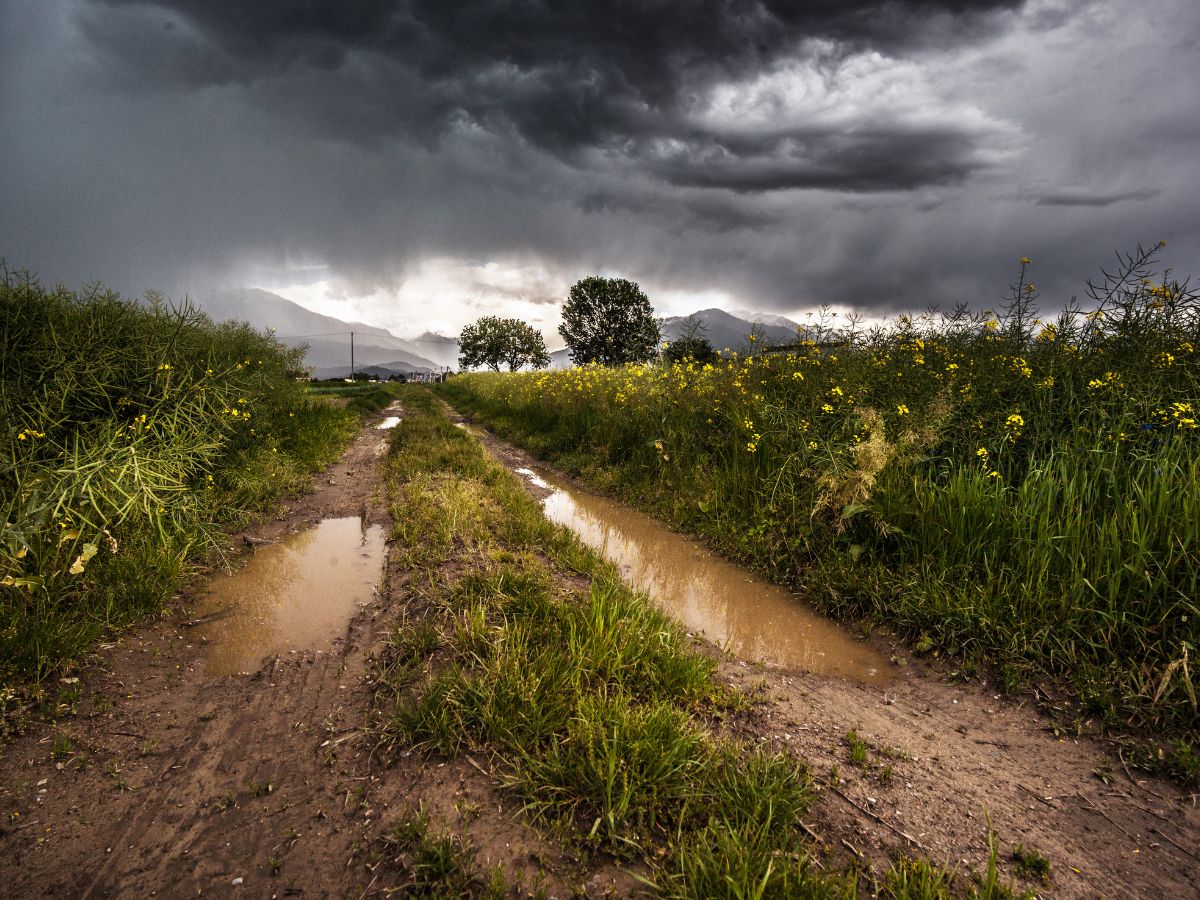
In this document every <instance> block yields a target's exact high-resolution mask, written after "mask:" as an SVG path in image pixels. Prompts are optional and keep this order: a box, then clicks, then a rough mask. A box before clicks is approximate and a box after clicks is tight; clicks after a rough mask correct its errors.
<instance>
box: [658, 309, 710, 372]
mask: <svg viewBox="0 0 1200 900" xmlns="http://www.w3.org/2000/svg"><path fill="white" fill-rule="evenodd" d="M707 331H708V328H707V327H706V326H705V324H704V323H703V322H702V321H700V320H699V319H697V318H696V317H695V316H688V317H687V318H686V319H684V320H683V327H682V329H681V331H680V332H679V337H678V338H676V339H675V340H673V341H671V345H670V346H669V347H667V349H666V350H665V351H663V356H665V357H666V359H667V361H668V362H680V361H681V360H685V359H691V360H695V361H696V362H698V363H713V362H716V361H717V351H716V350H714V349H713V345H712V344H710V343H709V341H708V338H707V337H706V336H705V333H706V332H707Z"/></svg>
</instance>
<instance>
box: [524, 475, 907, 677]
mask: <svg viewBox="0 0 1200 900" xmlns="http://www.w3.org/2000/svg"><path fill="white" fill-rule="evenodd" d="M517 472H518V473H519V474H521V475H523V476H525V477H526V478H529V479H530V480H534V479H536V482H535V483H540V484H541V485H543V486H545V487H549V488H550V489H551V490H552V493H551V494H550V496H548V497H547V498H546V499H545V500H544V501H543V507H544V508H545V511H546V516H547V518H549V519H550V520H551V521H554V522H557V523H558V524H560V525H565V526H567V527H568V528H570V529H571V530H572V531H574V532H575V533H576V534H578V535H579V537H580V538H581V539H582V540H583V542H584V543H585V544H587V545H588V546H589V547H591V548H593V549H594V550H597V551H598V552H599V553H601V554H602V555H603V556H604V557H605V558H607V559H608V560H610V561H611V562H613V563H615V564H616V565H617V566H619V567H620V569H621V573H622V575H623V577H624V578H625V580H626V581H627V582H628V583H629V584H631V585H633V586H634V587H636V588H637V589H638V590H641V591H644V592H646V593H647V594H648V595H649V596H650V597H651V598H652V599H653V600H654V601H655V602H657V603H658V604H659V605H660V606H661V607H662V608H664V609H665V610H667V611H668V612H669V613H671V615H672V616H674V617H675V618H676V619H678V620H679V621H681V622H682V623H683V624H684V625H685V626H686V627H687V628H688V629H690V630H692V631H702V632H704V634H705V636H706V637H707V638H708V639H709V640H712V641H715V642H717V643H719V644H721V645H722V646H724V647H727V648H728V649H729V650H731V651H732V652H733V653H735V654H736V655H738V656H740V657H742V658H744V659H752V660H760V661H762V662H764V663H769V664H771V665H776V666H783V667H788V668H798V669H805V670H808V671H811V672H821V673H825V674H830V675H838V676H841V677H844V678H851V679H854V680H857V681H865V682H870V683H879V684H882V683H885V682H886V681H888V680H889V677H890V676H889V675H888V664H887V662H886V660H885V659H884V658H883V657H882V656H881V655H880V654H878V653H876V652H875V651H874V650H872V649H871V648H870V647H869V646H867V645H866V644H865V643H863V642H862V641H859V640H856V639H855V638H853V637H851V636H850V634H848V633H847V632H846V631H844V630H843V629H841V628H840V627H839V626H837V625H835V624H834V623H833V622H831V621H829V620H828V619H825V618H823V617H821V616H819V615H817V614H815V613H814V612H812V611H811V610H809V609H808V608H807V607H805V606H804V605H803V603H802V601H801V600H799V599H798V598H797V597H795V596H794V595H792V594H790V593H788V592H787V591H785V590H784V589H783V588H781V587H778V586H777V585H774V584H771V583H770V582H767V581H763V580H762V579H761V578H757V577H755V576H754V575H752V574H750V573H749V572H747V571H745V570H743V569H741V568H738V567H737V566H735V565H733V564H732V563H729V562H726V561H725V560H723V559H721V558H720V557H719V556H716V555H715V554H713V553H710V552H709V551H708V550H706V549H705V548H704V547H703V546H701V545H700V544H698V543H696V542H694V541H690V540H688V539H687V538H684V537H682V536H681V535H678V534H675V533H674V532H672V531H670V530H669V529H667V528H666V527H665V526H663V525H662V524H660V523H659V522H657V521H656V520H654V519H652V518H650V517H649V516H644V515H642V514H641V513H639V512H637V511H636V510H634V509H631V508H630V507H627V506H624V505H623V504H620V503H615V502H613V501H611V500H606V499H605V498H603V497H597V496H596V495H594V494H589V493H587V492H584V491H581V490H579V489H578V488H576V487H575V486H573V485H571V484H569V483H567V482H565V481H563V480H561V479H559V478H557V477H555V476H554V475H553V474H552V473H548V472H540V473H534V472H533V471H532V470H530V469H518V470H517Z"/></svg>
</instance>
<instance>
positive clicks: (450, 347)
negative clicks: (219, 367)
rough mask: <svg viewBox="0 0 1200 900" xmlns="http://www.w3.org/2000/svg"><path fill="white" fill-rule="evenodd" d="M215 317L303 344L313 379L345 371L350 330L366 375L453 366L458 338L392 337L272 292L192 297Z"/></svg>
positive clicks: (244, 291) (294, 344)
mask: <svg viewBox="0 0 1200 900" xmlns="http://www.w3.org/2000/svg"><path fill="white" fill-rule="evenodd" d="M196 305H197V306H198V307H200V309H202V310H204V311H205V312H206V313H208V315H209V316H210V317H211V318H213V319H217V320H223V319H237V320H239V321H243V322H249V323H250V324H251V325H253V326H254V327H255V328H269V329H274V331H275V337H276V339H277V340H278V341H279V342H280V343H282V344H286V345H287V346H289V347H298V346H300V345H302V344H303V345H307V346H308V353H307V354H306V355H305V362H306V363H307V364H308V366H309V368H311V369H312V370H313V374H314V375H315V376H316V377H317V378H344V377H346V376H348V375H349V374H350V333H351V332H353V333H354V369H355V371H357V372H364V371H365V372H367V373H368V374H384V375H385V377H386V374H387V373H390V372H432V371H440V370H441V369H443V368H444V367H446V366H449V367H450V368H456V367H457V366H458V340H457V339H455V338H450V337H445V336H443V335H440V334H431V333H429V332H426V333H425V334H422V335H421V336H420V337H417V338H412V339H405V338H399V337H396V336H395V335H394V334H392V333H391V332H390V331H388V330H387V329H386V328H379V327H377V326H374V325H366V324H363V323H362V322H345V321H343V320H341V319H336V318H334V317H333V316H325V315H322V314H320V313H315V312H312V311H310V310H307V309H305V308H304V307H303V306H300V305H299V304H297V303H293V302H292V301H291V300H288V299H286V298H284V297H281V296H279V295H278V294H272V293H271V292H270V291H263V290H259V289H257V288H243V289H241V290H235V291H226V292H224V293H221V294H214V295H212V296H210V297H207V298H204V299H202V300H199V301H197V303H196Z"/></svg>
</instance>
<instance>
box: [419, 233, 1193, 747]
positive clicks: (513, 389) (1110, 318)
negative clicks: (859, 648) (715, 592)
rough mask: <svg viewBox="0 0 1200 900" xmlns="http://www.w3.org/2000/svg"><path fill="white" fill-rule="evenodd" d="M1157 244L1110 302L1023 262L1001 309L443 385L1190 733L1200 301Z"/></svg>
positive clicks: (1145, 718)
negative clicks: (786, 348) (1047, 289)
mask: <svg viewBox="0 0 1200 900" xmlns="http://www.w3.org/2000/svg"><path fill="white" fill-rule="evenodd" d="M1157 252H1158V248H1153V249H1151V250H1149V251H1145V250H1140V249H1139V251H1138V252H1137V253H1135V254H1132V255H1131V256H1129V257H1125V258H1123V259H1122V261H1121V266H1120V268H1119V269H1118V270H1117V271H1116V272H1115V273H1114V274H1113V275H1111V276H1106V278H1105V279H1104V280H1103V281H1102V282H1101V283H1099V284H1097V285H1093V286H1091V287H1090V288H1089V293H1090V294H1091V296H1092V297H1093V300H1094V303H1095V305H1096V307H1097V310H1096V311H1093V312H1091V313H1085V312H1084V311H1083V310H1082V309H1080V308H1078V307H1075V306H1071V307H1069V308H1068V309H1066V310H1064V311H1063V312H1062V313H1061V314H1060V315H1058V316H1057V317H1056V318H1054V319H1053V320H1046V321H1042V320H1040V319H1039V318H1038V314H1037V311H1036V308H1035V300H1036V291H1035V290H1030V289H1029V288H1030V285H1029V283H1028V271H1027V266H1026V265H1023V266H1022V270H1021V276H1020V279H1019V280H1018V282H1017V283H1016V284H1015V285H1013V290H1012V295H1011V297H1010V300H1009V302H1008V304H1007V305H1006V307H1005V308H1004V309H1003V310H1001V311H1000V312H999V313H993V312H990V311H989V312H986V313H983V314H978V315H976V314H973V313H971V312H969V311H967V310H965V309H958V310H954V311H952V312H950V313H947V314H944V315H933V314H931V315H927V316H922V317H918V318H902V319H901V320H900V321H898V322H897V323H896V324H894V325H892V326H890V327H887V328H879V329H875V330H870V331H863V330H861V329H858V330H855V329H854V328H853V327H850V328H843V329H832V328H829V327H828V323H825V324H824V325H822V324H821V323H817V325H816V327H815V328H814V330H812V331H810V332H809V339H808V340H806V341H805V342H804V343H803V344H802V345H800V346H798V348H797V349H796V351H795V352H792V353H788V354H778V355H768V354H759V355H750V356H746V357H741V358H734V359H726V360H723V361H718V362H717V363H715V364H699V363H694V362H691V361H688V360H684V361H681V362H678V363H675V364H661V365H652V366H645V367H639V366H630V367H624V368H618V369H604V368H600V367H587V368H577V369H570V370H565V371H559V372H544V373H517V374H511V375H493V374H471V375H467V376H462V377H459V378H456V379H452V380H451V381H450V382H448V383H446V384H445V385H443V386H440V387H439V388H438V390H439V391H441V392H443V394H444V396H446V397H447V399H449V400H450V401H451V402H452V403H454V404H455V406H456V407H458V408H459V409H460V410H461V411H463V412H465V413H469V414H471V415H473V416H475V417H477V418H478V419H480V420H481V421H483V422H485V423H487V424H488V425H489V426H491V427H493V428H494V429H496V430H497V431H498V432H499V433H501V434H502V435H503V436H505V437H507V438H509V439H511V440H514V441H515V442H517V443H519V444H521V445H523V446H525V447H527V448H529V449H532V450H533V451H535V452H537V453H540V454H542V455H545V456H548V457H550V458H553V459H555V460H556V461H557V462H558V464H559V465H560V466H562V467H563V468H565V469H567V470H568V471H570V472H572V473H573V474H577V475H581V476H582V477H584V478H585V479H586V480H588V481H589V482H590V483H591V484H592V485H593V486H595V487H597V488H599V489H601V490H603V491H605V492H608V493H611V494H615V495H617V496H620V497H622V498H624V499H626V500H629V501H631V502H633V503H635V504H637V505H639V506H641V507H643V508H645V509H647V510H648V511H650V512H652V513H654V514H656V515H659V516H661V517H662V518H665V519H667V520H668V521H670V522H671V523H672V524H673V525H675V526H677V527H679V528H681V529H684V530H686V531H690V532H692V533H695V534H699V535H701V536H703V537H704V538H705V539H707V540H708V541H709V542H710V543H711V544H712V545H714V546H716V547H717V548H718V549H720V550H722V551H723V552H724V553H726V554H727V555H729V556H730V557H732V558H734V559H736V560H739V561H741V562H743V563H745V564H747V565H749V566H751V567H753V568H755V569H757V570H759V571H761V572H763V573H764V574H766V575H767V576H769V577H771V578H773V579H775V580H777V581H779V582H783V583H788V584H791V585H793V586H796V587H798V588H800V589H801V590H802V591H803V592H804V593H806V594H807V595H808V597H809V598H810V599H811V600H812V601H813V602H814V603H815V604H817V605H818V606H820V607H821V608H823V609H825V610H827V611H829V612H830V613H832V614H834V615H836V616H839V617H842V618H845V619H851V620H863V619H866V620H868V621H875V622H883V623H887V624H888V625H890V626H892V627H893V628H895V629H897V630H899V631H901V632H902V633H905V634H907V635H909V636H911V638H912V640H913V642H914V650H915V651H917V652H922V653H929V654H932V655H938V656H950V657H954V658H958V659H960V660H963V662H962V664H961V668H962V669H963V670H964V671H967V672H970V671H973V670H975V669H976V668H977V667H978V665H979V663H980V662H981V661H987V662H988V663H989V664H992V665H994V667H995V670H996V672H997V674H998V675H999V676H1000V677H1001V678H1002V679H1003V680H1004V681H1005V682H1006V683H1007V684H1009V685H1011V686H1015V685H1019V684H1022V683H1025V682H1027V681H1029V680H1039V679H1051V680H1055V681H1059V682H1063V683H1065V684H1066V685H1067V686H1068V687H1069V688H1070V689H1072V690H1073V691H1074V693H1075V696H1076V697H1077V698H1078V700H1079V701H1080V702H1081V703H1082V704H1083V707H1084V709H1083V714H1084V716H1087V717H1093V718H1096V719H1098V720H1099V721H1101V722H1103V723H1107V724H1108V725H1110V726H1114V727H1115V728H1118V729H1123V730H1126V731H1127V732H1131V733H1138V732H1141V733H1145V734H1150V735H1152V737H1153V738H1154V740H1155V742H1160V741H1162V742H1164V743H1162V746H1163V747H1164V748H1166V749H1167V750H1168V751H1170V748H1171V747H1172V746H1174V744H1168V743H1166V741H1168V740H1171V741H1173V740H1180V741H1184V742H1185V746H1186V743H1187V742H1193V741H1195V739H1196V722H1197V720H1198V719H1197V710H1198V705H1197V689H1198V684H1197V677H1196V661H1195V655H1196V648H1197V646H1200V602H1198V600H1197V598H1198V597H1200V555H1198V554H1197V553H1196V549H1195V548H1196V547H1198V546H1200V452H1198V451H1200V425H1198V420H1200V354H1197V352H1196V348H1197V347H1200V300H1198V297H1197V294H1196V293H1195V292H1194V291H1192V290H1190V289H1189V288H1188V287H1187V286H1186V285H1182V284H1179V283H1178V282H1175V281H1172V280H1170V279H1167V278H1165V277H1163V276H1159V275H1157V274H1156V272H1155V271H1154V270H1153V265H1154V257H1155V254H1156V253H1157ZM1176 768H1177V769H1186V768H1187V766H1186V765H1184V764H1183V763H1180V764H1179V765H1177V766H1176Z"/></svg>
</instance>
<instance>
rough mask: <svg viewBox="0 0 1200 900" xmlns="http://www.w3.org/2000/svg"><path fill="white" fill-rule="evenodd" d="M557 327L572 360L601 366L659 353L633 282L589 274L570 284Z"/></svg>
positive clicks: (650, 314) (646, 306)
mask: <svg viewBox="0 0 1200 900" xmlns="http://www.w3.org/2000/svg"><path fill="white" fill-rule="evenodd" d="M562 317H563V323H562V325H561V326H560V327H559V329H558V333H559V334H561V335H562V337H563V340H565V341H566V342H567V347H568V348H570V350H571V361H572V362H574V363H575V364H576V365H582V364H584V363H589V362H598V363H601V364H603V365H606V366H617V365H621V364H622V363H630V362H646V361H647V360H650V359H653V358H654V356H655V354H656V353H657V352H658V322H657V321H656V320H655V318H654V310H653V309H651V307H650V300H649V298H647V297H646V295H645V294H644V293H642V289H641V288H639V287H638V286H637V285H636V284H635V283H634V282H632V281H626V280H625V279H624V278H601V277H599V276H597V275H592V276H589V277H587V278H584V279H583V280H582V281H577V282H575V284H573V285H572V286H571V291H570V293H569V294H568V295H567V302H566V303H564V304H563V311H562Z"/></svg>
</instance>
